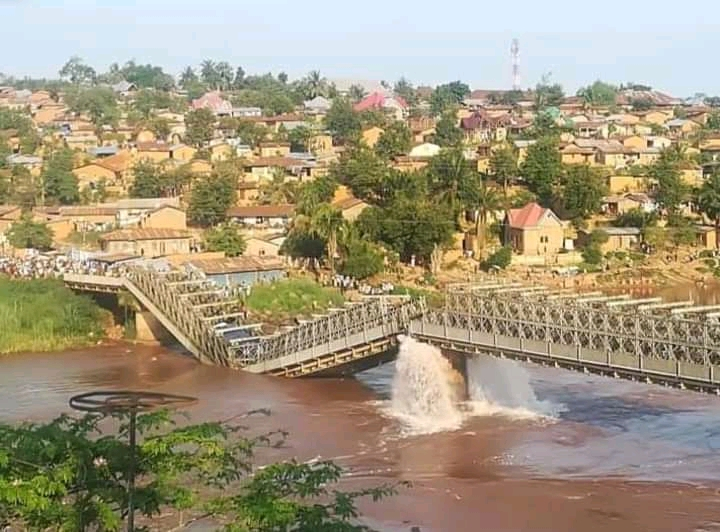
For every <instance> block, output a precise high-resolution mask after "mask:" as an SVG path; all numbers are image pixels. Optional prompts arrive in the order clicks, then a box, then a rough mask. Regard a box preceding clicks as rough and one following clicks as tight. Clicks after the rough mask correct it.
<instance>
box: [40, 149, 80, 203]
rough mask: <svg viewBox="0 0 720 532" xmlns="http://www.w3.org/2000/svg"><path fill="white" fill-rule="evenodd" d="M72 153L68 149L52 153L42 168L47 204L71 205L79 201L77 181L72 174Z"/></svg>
mask: <svg viewBox="0 0 720 532" xmlns="http://www.w3.org/2000/svg"><path fill="white" fill-rule="evenodd" d="M73 163H74V158H73V152H72V150H70V149H68V148H62V149H59V150H56V151H54V152H53V153H52V154H51V155H50V157H49V158H48V159H47V161H46V162H45V168H43V184H44V187H45V200H46V201H47V202H49V203H59V204H61V205H72V204H74V203H78V201H80V191H79V190H78V180H77V177H76V176H75V174H73V172H72V170H73Z"/></svg>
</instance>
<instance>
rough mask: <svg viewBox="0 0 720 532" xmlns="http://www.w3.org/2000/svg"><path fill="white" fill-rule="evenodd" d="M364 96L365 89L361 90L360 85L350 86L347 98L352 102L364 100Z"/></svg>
mask: <svg viewBox="0 0 720 532" xmlns="http://www.w3.org/2000/svg"><path fill="white" fill-rule="evenodd" d="M365 95H366V93H365V89H363V88H362V87H361V86H360V85H350V88H349V89H348V97H349V98H350V99H351V100H352V101H353V102H359V101H360V100H362V99H363V98H365Z"/></svg>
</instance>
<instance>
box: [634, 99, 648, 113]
mask: <svg viewBox="0 0 720 532" xmlns="http://www.w3.org/2000/svg"><path fill="white" fill-rule="evenodd" d="M630 105H631V106H632V110H633V111H649V110H650V109H652V107H653V102H652V100H650V99H649V98H635V99H633V100H631V101H630Z"/></svg>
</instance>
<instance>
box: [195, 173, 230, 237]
mask: <svg viewBox="0 0 720 532" xmlns="http://www.w3.org/2000/svg"><path fill="white" fill-rule="evenodd" d="M236 196H237V178H236V177H234V176H233V175H231V174H227V175H219V174H217V173H216V174H213V175H211V176H208V177H205V178H203V179H199V180H197V181H196V182H195V185H194V186H193V188H192V191H191V193H190V201H189V202H188V218H189V219H190V222H191V223H193V224H195V225H198V226H200V227H210V226H212V225H216V224H218V223H220V222H223V221H225V219H226V217H227V210H228V209H229V208H230V207H231V206H232V205H234V204H235V199H236Z"/></svg>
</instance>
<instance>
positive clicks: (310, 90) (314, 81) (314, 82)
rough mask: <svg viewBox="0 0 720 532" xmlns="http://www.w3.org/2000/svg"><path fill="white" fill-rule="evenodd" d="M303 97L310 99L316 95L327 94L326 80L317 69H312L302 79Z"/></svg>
mask: <svg viewBox="0 0 720 532" xmlns="http://www.w3.org/2000/svg"><path fill="white" fill-rule="evenodd" d="M303 85H304V90H305V97H306V98H307V99H308V100H312V99H313V98H316V97H317V96H324V95H326V94H327V80H326V79H325V78H324V77H323V76H322V74H320V72H319V71H318V70H313V71H312V72H310V73H309V74H308V75H307V76H305V79H304V80H303Z"/></svg>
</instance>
